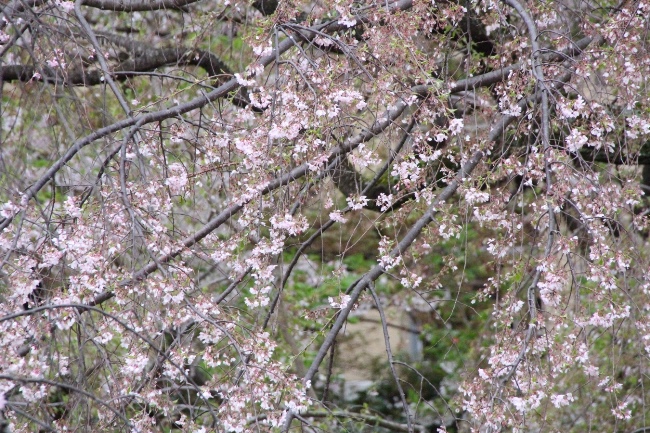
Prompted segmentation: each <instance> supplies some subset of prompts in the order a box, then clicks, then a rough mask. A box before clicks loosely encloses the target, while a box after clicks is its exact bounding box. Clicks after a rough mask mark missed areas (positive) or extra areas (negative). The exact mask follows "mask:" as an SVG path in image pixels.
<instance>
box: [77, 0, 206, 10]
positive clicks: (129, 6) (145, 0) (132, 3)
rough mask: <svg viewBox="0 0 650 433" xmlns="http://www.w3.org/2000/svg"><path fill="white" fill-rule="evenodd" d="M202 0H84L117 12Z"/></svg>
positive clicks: (180, 4) (85, 3)
mask: <svg viewBox="0 0 650 433" xmlns="http://www.w3.org/2000/svg"><path fill="white" fill-rule="evenodd" d="M198 1H200V0H83V1H82V4H83V5H84V6H89V7H93V8H97V9H104V10H110V11H115V12H136V11H157V10H160V9H181V8H183V7H184V6H187V5H190V4H192V3H196V2H198Z"/></svg>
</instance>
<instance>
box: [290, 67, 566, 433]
mask: <svg viewBox="0 0 650 433" xmlns="http://www.w3.org/2000/svg"><path fill="white" fill-rule="evenodd" d="M571 76H572V74H571V73H566V74H564V75H562V76H561V77H558V78H557V82H558V83H566V82H568V81H569V79H570V78H571ZM539 97H541V96H540V95H533V96H532V97H528V98H524V99H522V100H521V101H520V102H519V104H518V105H519V107H521V108H522V112H524V111H525V108H526V107H527V106H528V104H529V103H531V102H534V101H537V99H538V98H539ZM516 119H517V117H516V116H511V115H507V114H506V115H503V116H501V118H500V119H499V121H498V122H497V123H496V124H495V125H494V126H493V128H492V129H491V130H490V134H489V136H488V140H489V141H496V140H497V139H499V138H500V137H501V136H502V135H503V134H504V132H505V130H506V128H507V127H508V126H509V125H510V124H511V123H512V122H513V121H514V120H516ZM484 155H485V154H484V153H483V151H482V150H478V151H476V152H475V153H474V154H473V155H472V156H471V157H470V158H469V159H468V160H467V162H465V164H464V165H463V166H462V167H461V169H460V170H459V171H458V173H457V174H456V176H455V177H454V179H453V180H452V181H451V182H450V183H449V185H448V186H447V187H446V188H445V189H443V190H442V191H441V192H440V193H439V194H438V195H437V196H436V198H435V199H434V200H433V202H432V203H431V205H430V207H429V209H428V210H427V212H425V214H424V215H423V216H422V217H420V219H418V220H417V221H416V222H415V223H414V224H413V225H412V226H411V228H410V229H409V230H408V232H407V233H406V234H405V235H404V237H403V238H402V240H400V241H399V243H398V244H397V246H396V247H395V248H394V249H393V250H392V251H391V252H390V257H391V258H395V257H400V256H401V255H402V254H403V253H404V252H406V250H408V248H409V247H410V246H411V244H413V242H414V241H415V240H416V239H417V238H418V237H419V235H420V233H421V232H422V230H423V229H424V228H425V227H426V226H427V225H429V224H430V223H431V222H432V221H433V220H434V218H435V216H436V214H437V213H438V210H437V208H438V207H439V206H440V204H441V203H444V202H446V201H447V200H448V199H449V198H451V197H452V196H453V195H454V193H455V192H456V190H457V189H458V188H459V187H460V185H461V184H462V183H463V182H465V180H466V179H467V177H468V176H469V175H470V174H471V173H472V172H473V171H474V169H475V168H476V167H477V166H478V164H479V163H480V162H481V160H482V159H483V157H484ZM385 272H386V269H385V268H384V266H383V265H382V264H381V263H380V264H377V265H376V266H375V267H373V268H372V269H371V270H370V271H368V272H367V273H366V274H365V275H364V276H363V277H362V278H361V279H360V280H358V281H357V282H356V283H354V284H353V285H352V286H351V287H349V289H348V290H347V293H348V294H349V296H350V300H349V302H348V304H347V305H346V306H345V307H344V308H342V309H341V311H340V312H339V314H338V316H337V318H336V321H335V322H334V323H333V324H332V327H331V328H330V331H329V333H328V334H327V336H326V337H325V340H324V342H323V343H322V344H321V346H320V347H319V350H318V353H317V354H316V356H315V357H314V359H313V361H312V364H311V367H310V368H309V371H308V372H307V375H306V376H305V378H304V381H305V383H310V382H311V381H312V380H313V379H314V377H315V376H316V373H317V372H318V369H319V368H320V364H321V363H322V362H323V359H324V358H325V355H326V354H327V352H328V351H329V348H330V346H331V345H332V344H333V343H334V341H335V339H336V337H337V335H338V333H339V332H340V331H341V328H342V327H343V325H344V324H345V323H346V321H347V320H348V316H349V315H350V312H351V311H352V309H353V308H354V305H355V303H356V302H357V300H358V299H359V297H360V296H361V293H362V292H363V291H364V290H365V289H366V288H367V287H368V286H369V285H370V284H372V283H373V282H374V281H375V280H377V278H379V277H380V276H381V275H383V274H384V273H385ZM292 420H293V413H292V412H289V414H288V415H287V419H286V422H285V425H284V429H283V431H285V432H286V431H288V430H289V427H290V425H291V422H292Z"/></svg>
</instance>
